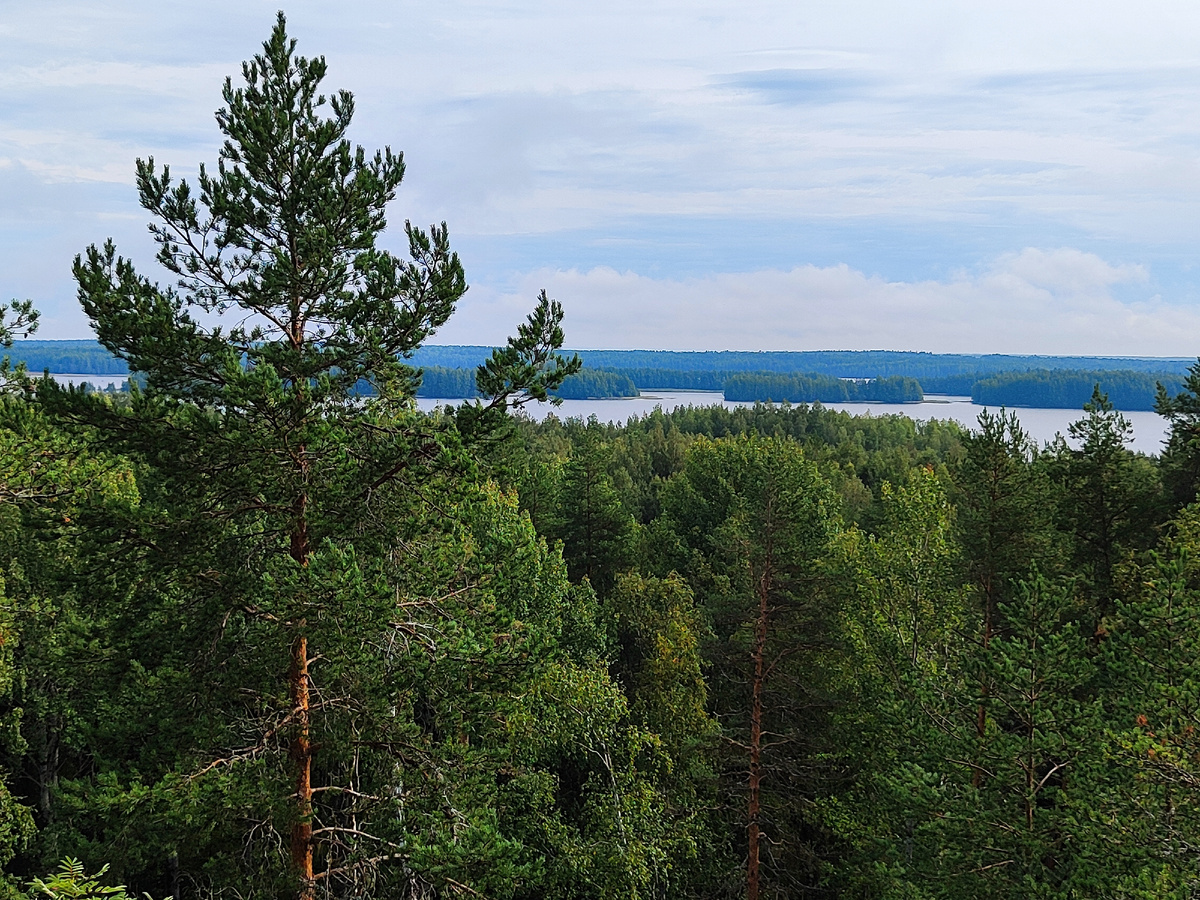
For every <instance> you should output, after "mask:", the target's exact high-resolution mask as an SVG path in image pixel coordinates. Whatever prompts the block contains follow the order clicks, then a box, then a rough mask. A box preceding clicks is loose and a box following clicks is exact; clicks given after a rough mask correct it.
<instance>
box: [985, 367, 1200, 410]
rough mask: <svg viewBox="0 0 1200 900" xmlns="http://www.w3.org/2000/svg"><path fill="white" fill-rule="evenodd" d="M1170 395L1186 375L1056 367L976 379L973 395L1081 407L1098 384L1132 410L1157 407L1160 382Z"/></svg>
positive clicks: (997, 402)
mask: <svg viewBox="0 0 1200 900" xmlns="http://www.w3.org/2000/svg"><path fill="white" fill-rule="evenodd" d="M1159 382H1161V383H1162V385H1163V387H1165V388H1166V389H1167V392H1168V393H1169V394H1171V395H1175V394H1177V393H1178V392H1179V391H1180V389H1181V388H1182V386H1183V377H1182V376H1180V375H1177V374H1175V373H1172V372H1158V373H1147V372H1133V371H1128V370H1127V371H1123V372H1121V371H1117V372H1100V371H1094V370H1093V371H1086V370H1083V371H1081V370H1074V371H1065V370H1059V371H1053V370H1050V369H1037V370H1035V371H1032V372H1004V373H1000V374H997V375H991V376H989V377H987V378H983V379H981V380H979V381H977V382H976V383H975V385H974V386H973V387H972V388H971V399H972V400H973V401H974V402H976V403H978V404H981V405H984V406H1031V407H1041V408H1049V409H1078V408H1079V407H1082V406H1083V404H1084V403H1086V402H1087V401H1088V400H1089V399H1090V398H1091V396H1092V389H1093V388H1094V387H1095V386H1096V385H1097V384H1099V385H1100V390H1101V391H1103V392H1104V393H1106V394H1108V399H1109V400H1110V401H1111V402H1112V405H1113V406H1114V407H1116V408H1117V409H1120V410H1125V411H1127V412H1133V411H1137V410H1151V409H1154V396H1155V393H1156V390H1157V385H1158V383H1159Z"/></svg>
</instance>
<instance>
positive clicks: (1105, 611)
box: [1052, 385, 1159, 624]
mask: <svg viewBox="0 0 1200 900" xmlns="http://www.w3.org/2000/svg"><path fill="white" fill-rule="evenodd" d="M1083 409H1084V412H1085V413H1086V414H1087V415H1086V416H1084V418H1082V419H1080V420H1079V421H1077V422H1073V423H1072V424H1071V425H1070V427H1069V429H1068V431H1069V433H1070V435H1071V437H1072V438H1074V439H1075V441H1077V442H1078V444H1079V449H1078V450H1073V449H1071V448H1070V447H1069V446H1067V444H1066V442H1065V441H1059V442H1058V443H1056V444H1055V445H1054V447H1053V448H1052V450H1053V456H1052V471H1053V473H1054V475H1055V478H1056V480H1057V481H1058V482H1059V484H1061V486H1062V487H1063V489H1064V490H1063V494H1062V497H1061V499H1060V501H1059V506H1060V520H1061V522H1062V525H1063V530H1064V531H1065V532H1067V533H1068V534H1069V535H1071V536H1072V537H1073V538H1074V541H1073V543H1074V552H1073V554H1072V556H1073V559H1072V562H1073V563H1074V566H1073V571H1074V572H1075V573H1076V575H1077V576H1078V577H1079V578H1080V579H1081V582H1082V583H1083V584H1084V586H1085V588H1086V590H1087V592H1088V594H1089V599H1090V600H1091V602H1092V605H1093V608H1094V612H1093V615H1094V617H1095V619H1096V621H1097V624H1098V623H1099V622H1100V620H1101V619H1103V618H1104V617H1105V616H1107V615H1109V614H1110V613H1111V612H1112V611H1113V601H1114V597H1115V592H1116V585H1115V583H1114V579H1115V574H1116V569H1117V566H1118V564H1119V563H1120V562H1121V561H1122V559H1123V558H1124V557H1125V555H1126V554H1127V553H1132V552H1133V551H1134V550H1140V549H1144V548H1145V547H1147V546H1148V545H1149V544H1150V543H1152V541H1153V527H1154V525H1155V518H1156V516H1155V512H1156V508H1155V507H1156V500H1157V495H1158V493H1159V483H1158V478H1157V475H1156V473H1155V471H1154V468H1153V465H1152V464H1151V462H1150V461H1149V460H1148V459H1146V458H1145V457H1141V456H1137V455H1135V454H1134V453H1133V452H1132V451H1130V450H1129V449H1128V447H1127V446H1126V445H1127V444H1128V443H1129V441H1131V440H1132V438H1133V426H1132V425H1131V424H1130V423H1129V420H1128V419H1126V418H1125V417H1124V416H1123V415H1121V413H1119V412H1118V411H1117V410H1115V409H1113V405H1112V403H1111V402H1109V399H1108V395H1107V394H1104V393H1101V391H1100V386H1099V385H1097V386H1096V388H1095V389H1094V391H1093V392H1092V399H1091V400H1090V401H1089V402H1088V403H1086V404H1085V405H1084V407H1083Z"/></svg>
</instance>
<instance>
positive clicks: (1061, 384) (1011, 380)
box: [9, 340, 1192, 411]
mask: <svg viewBox="0 0 1200 900" xmlns="http://www.w3.org/2000/svg"><path fill="white" fill-rule="evenodd" d="M491 350H492V348H490V347H483V346H426V347H422V348H420V350H419V351H418V352H417V353H416V354H415V355H414V357H413V360H412V362H413V364H414V365H416V366H419V367H422V368H423V369H424V372H425V375H424V380H423V383H422V386H421V389H420V391H419V392H418V396H421V397H439V398H445V399H448V400H453V399H465V398H470V397H474V396H476V394H475V367H476V366H478V365H479V364H481V363H482V362H483V361H484V360H486V359H487V358H488V356H490V354H491ZM578 352H579V355H580V357H581V358H582V359H583V362H584V365H585V366H586V368H585V369H584V370H583V371H582V372H580V373H579V374H577V375H575V376H572V377H571V378H569V379H568V380H567V382H566V383H565V384H564V385H563V386H562V389H561V390H560V391H559V396H561V397H564V398H567V399H572V400H575V399H601V398H605V397H634V396H637V395H638V392H639V390H691V391H724V392H725V396H726V398H727V399H730V400H735V399H736V400H766V399H772V400H777V401H782V400H788V401H789V402H796V403H808V402H812V401H814V400H820V401H823V402H837V401H845V400H870V401H876V402H907V401H911V400H916V399H919V398H920V397H921V396H922V393H934V394H958V395H962V396H965V395H968V394H969V395H970V396H971V397H972V399H973V400H974V401H975V402H976V403H981V404H986V405H988V406H1028V407H1044V408H1063V409H1073V408H1078V407H1080V406H1082V405H1083V403H1084V402H1086V401H1087V400H1088V398H1090V397H1091V392H1092V387H1093V386H1094V385H1095V384H1096V383H1097V382H1099V384H1100V387H1101V390H1103V391H1105V392H1107V393H1108V395H1109V399H1110V400H1111V401H1112V403H1113V405H1114V406H1115V407H1116V408H1117V409H1123V410H1128V411H1135V410H1147V409H1153V407H1154V395H1155V386H1156V383H1157V382H1159V381H1161V382H1162V383H1163V384H1164V386H1165V387H1166V388H1167V390H1168V391H1169V392H1171V393H1175V392H1177V391H1178V390H1179V388H1180V385H1181V384H1182V380H1183V378H1182V376H1183V375H1184V373H1185V372H1186V370H1187V367H1188V365H1190V364H1191V362H1192V361H1191V360H1189V359H1175V358H1159V359H1155V358H1123V357H1087V356H1003V355H999V354H992V355H969V354H942V353H915V352H907V351H893V350H863V351H852V350H819V351H807V352H783V351H779V352H762V353H751V352H742V351H720V352H718V351H698V352H684V351H674V350H581V351H578ZM9 356H10V357H11V360H12V362H13V363H14V364H16V363H24V364H25V366H26V367H27V368H28V369H29V370H30V372H32V373H39V372H43V371H50V372H54V373H57V374H69V375H126V374H128V368H127V367H126V365H125V362H124V361H123V360H120V359H117V358H116V357H114V356H113V355H112V354H111V353H109V352H108V351H107V350H105V349H104V348H103V347H102V346H100V344H99V343H98V342H96V341H34V340H29V341H17V342H16V343H15V344H14V345H13V347H12V349H11V350H10V351H9ZM800 373H804V374H800ZM848 378H853V379H864V380H865V379H870V380H869V381H864V382H851V381H843V380H841V379H848ZM918 382H919V383H918Z"/></svg>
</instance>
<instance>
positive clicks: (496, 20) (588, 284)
mask: <svg viewBox="0 0 1200 900" xmlns="http://www.w3.org/2000/svg"><path fill="white" fill-rule="evenodd" d="M277 5H278V4H277V2H276V0H272V2H266V0H240V2H238V3H234V2H231V0H214V2H212V3H210V4H206V5H204V6H203V7H202V8H200V7H196V8H192V7H163V6H162V5H161V4H151V3H150V2H149V0H121V2H118V3H112V4H106V5H95V4H91V5H89V4H81V3H79V2H78V0H42V2H40V3H37V4H10V5H9V7H8V8H6V9H4V10H2V11H0V60H3V62H0V299H3V298H4V297H6V296H22V297H24V296H30V297H32V298H33V299H35V300H37V301H38V303H39V304H40V305H42V306H43V307H44V308H45V309H46V311H47V319H46V326H45V328H44V329H43V333H44V334H45V335H46V336H48V337H76V336H82V335H84V334H86V333H87V324H86V322H84V321H83V319H82V318H81V316H80V314H79V313H78V311H77V310H76V307H75V305H74V300H73V295H74V290H73V287H72V285H71V283H70V278H69V268H70V260H71V257H72V256H73V255H74V254H75V253H77V252H79V251H81V250H82V249H83V248H84V247H85V246H86V244H87V243H89V242H93V241H101V240H103V239H104V238H105V237H108V236H110V235H112V236H114V237H116V238H117V239H118V243H119V246H120V247H121V249H122V250H123V251H125V252H127V253H131V254H132V255H134V256H135V257H137V258H138V259H139V260H149V259H150V253H149V252H148V251H149V248H148V246H147V243H146V239H145V230H144V214H143V212H142V211H141V210H140V209H139V208H138V206H137V202H136V197H135V196H134V194H133V189H132V176H133V161H134V159H135V158H136V157H139V156H142V157H144V156H149V155H153V156H155V158H156V159H157V160H159V161H160V162H168V163H170V164H171V166H172V168H173V170H175V171H176V172H178V173H180V174H184V175H186V174H188V173H190V172H194V170H195V167H196V165H197V164H198V163H199V162H201V161H211V160H212V159H213V158H214V157H215V154H216V149H217V147H218V144H219V135H218V134H217V132H216V129H215V127H214V125H213V121H212V111H213V110H214V109H215V108H216V107H217V106H218V105H219V103H220V97H219V92H220V85H221V82H222V80H223V78H224V76H225V75H236V73H237V71H238V68H239V63H240V61H241V60H242V59H245V58H247V57H249V56H250V55H251V54H253V53H254V52H255V51H256V50H257V48H258V43H259V42H260V41H261V40H262V39H263V38H264V37H265V36H266V34H267V32H268V30H269V28H270V25H271V22H272V20H273V18H274V11H275V8H276V6H277ZM288 15H289V22H290V27H291V31H292V32H293V34H294V35H295V36H296V37H297V38H298V39H299V41H300V51H301V52H302V53H306V54H310V55H311V54H320V53H323V54H325V55H326V56H327V58H328V61H329V66H330V76H329V86H330V87H347V88H349V89H351V90H353V91H354V92H355V94H356V96H357V98H358V115H357V118H356V123H355V126H354V137H355V138H356V139H357V140H359V141H361V142H362V143H364V144H366V145H367V146H368V147H375V146H379V145H383V144H390V145H392V146H393V147H395V148H398V149H403V150H404V151H405V153H406V157H407V159H408V163H409V177H408V179H407V181H406V184H405V186H404V188H403V190H402V192H401V196H400V198H399V199H398V201H397V203H396V208H395V210H394V213H393V219H394V220H396V224H397V225H398V224H399V222H400V221H402V220H403V219H405V218H411V219H413V220H414V221H416V222H420V223H429V222H440V221H442V220H445V221H447V222H449V224H450V227H451V233H452V235H453V236H454V239H455V245H456V246H457V247H459V248H460V249H461V250H462V252H463V257H464V260H465V261H466V262H467V265H468V274H469V276H470V279H471V281H472V283H473V284H474V288H473V290H472V294H471V295H470V299H469V301H468V302H467V303H465V304H464V307H463V319H462V324H457V323H456V324H455V325H453V326H451V328H450V329H449V330H447V331H446V332H445V335H444V339H449V336H450V335H453V334H460V333H461V334H468V333H474V334H492V333H496V334H500V335H502V334H503V333H506V332H505V329H506V328H507V327H509V326H508V324H507V323H508V322H509V321H511V319H505V324H504V326H503V327H501V323H500V319H501V318H503V317H502V316H500V314H499V312H497V311H499V310H503V311H505V312H506V314H507V312H511V311H513V310H509V309H508V308H507V306H506V304H508V303H510V301H509V300H508V299H506V298H509V297H512V296H519V297H522V298H526V299H528V298H529V297H531V296H532V292H531V291H532V289H533V287H534V286H535V285H538V286H540V284H541V283H543V282H545V283H546V284H547V286H550V287H554V288H555V289H557V290H559V293H560V294H561V295H562V297H563V299H564V301H565V302H567V303H568V305H569V306H570V308H571V309H572V315H573V317H574V321H575V322H576V324H575V325H574V328H575V330H576V332H575V333H577V334H578V335H579V336H580V338H582V337H584V336H585V335H586V336H587V343H589V344H593V345H599V344H609V345H613V346H617V345H620V346H633V345H634V344H641V345H645V346H725V345H729V346H733V345H734V344H736V345H737V346H743V347H755V348H757V347H768V346H771V347H779V346H786V347H788V348H799V347H801V346H803V347H814V346H837V347H867V346H901V345H902V346H906V347H911V348H916V349H964V350H965V349H970V350H973V351H987V350H997V351H999V350H1006V351H1014V352H1068V351H1069V350H1071V349H1072V348H1074V349H1075V350H1079V349H1081V348H1089V349H1088V352H1106V353H1126V354H1175V353H1180V352H1185V353H1191V352H1195V351H1196V350H1200V340H1197V342H1196V344H1197V346H1195V347H1189V348H1181V346H1180V344H1181V343H1183V342H1184V341H1185V338H1186V337H1187V334H1188V333H1189V332H1188V329H1191V326H1192V325H1193V324H1194V322H1193V312H1192V311H1193V310H1194V309H1200V306H1198V305H1197V304H1200V277H1197V275H1196V273H1195V272H1194V271H1193V269H1192V258H1193V254H1194V248H1195V247H1196V246H1197V245H1198V244H1200V215H1197V212H1198V211H1200V159H1198V158H1197V155H1196V147H1197V146H1200V7H1197V8H1196V9H1193V8H1191V7H1188V6H1185V5H1181V4H1179V3H1177V2H1168V0H1147V2H1145V3H1141V4H1138V5H1137V6H1136V8H1134V7H1131V6H1130V5H1129V4H1124V3H1119V2H1116V0H1093V2H1088V3H1084V2H1081V0H1062V2H1058V3H1054V4H1045V3H1035V2H1032V0H1013V2H1011V3H1006V4H1004V5H1003V6H1002V7H1001V6H996V7H995V8H994V9H993V8H991V7H985V6H981V5H978V4H976V5H970V4H967V5H963V4H961V3H959V2H951V0H914V2H912V3H908V4H902V5H898V4H895V3H890V2H885V0H846V2H843V3H838V4H824V5H822V4H817V5H815V6H814V5H813V4H796V3H794V2H790V0H788V2H785V0H746V2H743V3H738V4H733V3H728V2H720V3H718V2H700V3H696V2H687V3H684V2H682V0H659V2H652V3H644V2H641V3H630V2H624V0H614V2H613V3H610V4H603V5H600V6H595V5H593V6H592V7H587V8H586V9H585V8H583V7H579V6H577V5H571V4H566V5H564V4H560V3H550V2H549V0H514V2H511V3H505V4H503V5H493V4H480V3H477V2H463V0H446V2H444V3H439V4H428V3H416V2H412V0H399V2H397V0H387V2H385V0H348V2H347V3H345V4H342V5H341V6H340V7H339V8H338V9H337V10H333V9H332V8H331V7H330V6H329V5H328V4H323V3H316V2H297V3H294V4H291V5H290V6H289V9H288ZM394 231H395V232H396V233H397V234H399V229H398V228H395V229H394ZM389 240H390V241H391V242H392V246H396V245H397V244H398V243H399V242H398V241H397V239H396V238H395V237H392V238H390V239H389ZM1031 247H1033V248H1041V249H1040V250H1029V249H1027V248H1031ZM1056 248H1071V249H1056ZM1039 266H1040V267H1041V268H1040V269H1039V268H1038V267H1039ZM148 271H149V267H148ZM618 273H620V274H618ZM1047 279H1049V280H1047ZM1055 279H1057V280H1055ZM1064 279H1065V280H1064ZM513 306H514V309H515V308H518V307H519V308H520V309H524V306H525V302H524V301H522V302H521V303H519V304H518V303H513ZM631 309H632V310H634V311H636V312H637V313H638V315H636V316H630V315H629V312H630V310H631ZM493 314H495V315H493ZM675 316H680V317H681V318H679V319H676V318H674V317H675ZM893 316H894V317H895V318H892V317H893ZM1106 317H1107V318H1106ZM468 320H469V321H468ZM1105 322H1107V326H1105V324H1104V323H1105ZM614 323H620V324H614ZM706 323H713V324H712V325H711V326H710V325H707V324H706ZM913 323H920V325H919V326H914V325H913ZM1106 328H1107V330H1106ZM1190 333H1191V334H1197V335H1200V332H1197V331H1195V330H1194V329H1191V331H1190ZM635 336H636V338H637V340H636V341H632V338H633V337H635ZM617 338H622V340H620V341H618V340H617ZM494 339H495V338H494V337H493V338H488V340H494ZM788 342H791V343H788ZM1168 345H1169V346H1168Z"/></svg>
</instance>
